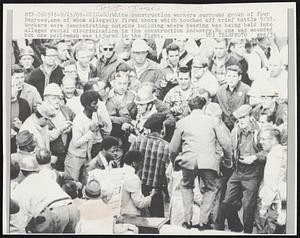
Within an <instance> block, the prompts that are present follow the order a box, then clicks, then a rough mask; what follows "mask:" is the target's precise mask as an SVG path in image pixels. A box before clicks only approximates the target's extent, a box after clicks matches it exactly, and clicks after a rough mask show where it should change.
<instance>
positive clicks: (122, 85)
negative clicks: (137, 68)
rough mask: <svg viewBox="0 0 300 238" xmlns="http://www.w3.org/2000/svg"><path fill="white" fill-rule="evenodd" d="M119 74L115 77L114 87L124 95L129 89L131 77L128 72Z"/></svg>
mask: <svg viewBox="0 0 300 238" xmlns="http://www.w3.org/2000/svg"><path fill="white" fill-rule="evenodd" d="M118 74H119V76H116V77H115V84H114V88H115V91H116V92H117V93H118V94H120V95H123V94H124V93H125V92H126V91H127V89H128V82H129V78H128V74H127V73H126V72H119V73H118Z"/></svg>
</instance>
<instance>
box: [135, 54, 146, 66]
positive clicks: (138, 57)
mask: <svg viewBox="0 0 300 238" xmlns="http://www.w3.org/2000/svg"><path fill="white" fill-rule="evenodd" d="M147 54H148V52H147V51H141V52H133V54H132V56H133V60H134V61H135V62H136V63H137V64H140V65H144V64H145V62H146V58H147Z"/></svg>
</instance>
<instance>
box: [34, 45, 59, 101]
mask: <svg viewBox="0 0 300 238" xmlns="http://www.w3.org/2000/svg"><path fill="white" fill-rule="evenodd" d="M41 54H42V61H43V64H41V65H40V67H38V68H36V69H35V70H33V71H32V73H31V75H30V76H29V79H28V83H29V84H31V85H33V86H34V87H36V88H37V90H38V92H39V93H40V95H41V97H42V98H43V94H44V90H45V87H46V86H47V85H48V84H49V83H56V84H58V85H59V86H60V85H61V83H62V78H63V77H64V74H63V70H62V67H61V66H59V65H57V64H56V61H57V50H56V48H55V47H52V46H48V45H46V46H45V48H44V49H43V51H41Z"/></svg>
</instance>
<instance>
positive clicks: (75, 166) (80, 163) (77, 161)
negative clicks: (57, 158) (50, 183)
mask: <svg viewBox="0 0 300 238" xmlns="http://www.w3.org/2000/svg"><path fill="white" fill-rule="evenodd" d="M86 162H87V159H86V158H82V157H77V156H74V155H71V154H70V153H68V154H67V156H66V159H65V172H66V174H67V175H69V176H71V177H72V179H74V180H75V181H80V175H81V173H82V170H83V169H85V167H84V165H85V163H86Z"/></svg>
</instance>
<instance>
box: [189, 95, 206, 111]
mask: <svg viewBox="0 0 300 238" xmlns="http://www.w3.org/2000/svg"><path fill="white" fill-rule="evenodd" d="M205 104H206V99H205V98H204V97H201V96H196V97H194V98H192V99H191V100H190V101H189V107H190V109H191V110H194V109H202V108H203V107H204V106H205Z"/></svg>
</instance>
